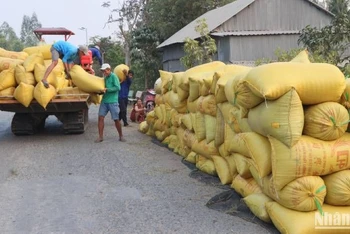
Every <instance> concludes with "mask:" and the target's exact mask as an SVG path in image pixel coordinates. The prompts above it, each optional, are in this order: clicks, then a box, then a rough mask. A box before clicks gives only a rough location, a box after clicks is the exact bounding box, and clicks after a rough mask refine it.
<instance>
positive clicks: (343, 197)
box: [322, 170, 350, 206]
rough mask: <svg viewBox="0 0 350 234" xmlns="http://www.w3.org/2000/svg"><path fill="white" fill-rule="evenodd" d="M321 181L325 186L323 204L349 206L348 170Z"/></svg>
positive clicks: (327, 176)
mask: <svg viewBox="0 0 350 234" xmlns="http://www.w3.org/2000/svg"><path fill="white" fill-rule="evenodd" d="M322 179H323V180H324V183H325V184H326V186H327V195H326V198H325V203H327V204H329V205H334V206H350V170H343V171H338V172H335V173H332V174H329V175H326V176H323V177H322Z"/></svg>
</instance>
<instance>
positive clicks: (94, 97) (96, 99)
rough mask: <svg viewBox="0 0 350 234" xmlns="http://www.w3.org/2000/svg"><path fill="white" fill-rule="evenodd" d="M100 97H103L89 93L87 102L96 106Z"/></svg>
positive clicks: (99, 102)
mask: <svg viewBox="0 0 350 234" xmlns="http://www.w3.org/2000/svg"><path fill="white" fill-rule="evenodd" d="M102 97H103V95H99V94H97V93H90V97H89V101H90V102H91V103H93V104H95V105H98V104H101V101H102ZM146 132H147V131H146Z"/></svg>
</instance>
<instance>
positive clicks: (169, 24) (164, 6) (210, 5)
mask: <svg viewBox="0 0 350 234" xmlns="http://www.w3.org/2000/svg"><path fill="white" fill-rule="evenodd" d="M233 1H235V0H215V1H213V0H197V1H188V0H152V1H150V2H149V4H148V6H147V12H148V14H149V18H150V22H151V24H152V26H153V27H154V28H157V29H158V32H159V36H160V40H161V41H164V40H166V39H167V38H169V37H170V36H172V35H173V34H174V33H176V32H177V31H179V30H180V29H181V28H183V27H184V26H186V25H187V24H189V23H190V22H191V21H193V20H195V19H196V18H198V17H199V16H201V15H202V14H204V13H205V12H207V11H210V10H212V9H215V8H217V7H220V6H223V5H226V4H227V3H230V2H233Z"/></svg>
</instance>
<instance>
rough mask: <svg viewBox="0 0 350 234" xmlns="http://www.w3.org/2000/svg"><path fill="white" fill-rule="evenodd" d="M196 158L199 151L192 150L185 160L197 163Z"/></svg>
mask: <svg viewBox="0 0 350 234" xmlns="http://www.w3.org/2000/svg"><path fill="white" fill-rule="evenodd" d="M196 158H197V153H196V152H193V151H192V152H190V153H189V154H188V155H187V157H186V158H185V161H186V162H189V163H193V164H196Z"/></svg>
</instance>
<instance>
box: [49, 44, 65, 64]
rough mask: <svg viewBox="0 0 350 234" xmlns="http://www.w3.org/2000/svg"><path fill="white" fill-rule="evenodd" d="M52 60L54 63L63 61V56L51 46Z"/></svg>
mask: <svg viewBox="0 0 350 234" xmlns="http://www.w3.org/2000/svg"><path fill="white" fill-rule="evenodd" d="M50 51H51V58H52V61H58V59H59V58H60V59H62V58H63V56H62V54H60V53H59V52H58V51H57V50H56V49H55V48H54V47H53V46H51V49H50Z"/></svg>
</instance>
